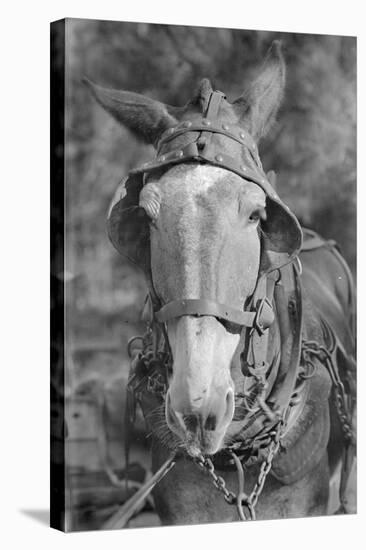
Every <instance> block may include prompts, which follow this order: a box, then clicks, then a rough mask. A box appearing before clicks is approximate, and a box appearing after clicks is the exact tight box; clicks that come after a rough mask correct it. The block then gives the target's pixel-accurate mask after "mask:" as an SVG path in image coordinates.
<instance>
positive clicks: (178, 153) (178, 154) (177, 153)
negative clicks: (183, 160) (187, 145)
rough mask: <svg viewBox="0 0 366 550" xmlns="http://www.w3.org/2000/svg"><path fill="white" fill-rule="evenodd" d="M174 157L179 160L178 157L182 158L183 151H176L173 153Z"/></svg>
mask: <svg viewBox="0 0 366 550" xmlns="http://www.w3.org/2000/svg"><path fill="white" fill-rule="evenodd" d="M175 156H176V157H178V158H179V157H182V156H183V151H177V152H176V153H175Z"/></svg>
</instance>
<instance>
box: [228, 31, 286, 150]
mask: <svg viewBox="0 0 366 550" xmlns="http://www.w3.org/2000/svg"><path fill="white" fill-rule="evenodd" d="M285 79H286V65H285V62H284V59H283V55H282V51H281V42H280V41H279V40H274V41H273V42H272V45H271V47H270V49H269V50H268V52H267V55H266V58H265V60H264V63H263V66H262V69H261V71H260V73H259V75H258V76H257V78H256V79H255V80H254V81H253V82H252V83H251V85H250V86H249V88H248V89H247V90H246V91H245V92H244V93H243V95H242V96H241V97H239V98H238V99H237V100H236V101H234V106H236V108H237V110H238V112H239V115H240V118H241V120H242V121H243V122H245V123H246V125H247V126H248V130H249V132H250V133H251V134H252V136H253V137H254V139H256V140H259V139H260V138H261V137H263V136H264V135H265V134H267V132H268V131H269V130H270V128H271V126H272V124H273V123H274V121H275V118H276V114H277V111H278V108H279V106H280V104H281V100H282V97H283V92H284V89H285Z"/></svg>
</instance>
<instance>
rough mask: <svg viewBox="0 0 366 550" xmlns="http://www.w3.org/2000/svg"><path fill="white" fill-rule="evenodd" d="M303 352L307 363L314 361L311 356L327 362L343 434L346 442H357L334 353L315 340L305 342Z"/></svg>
mask: <svg viewBox="0 0 366 550" xmlns="http://www.w3.org/2000/svg"><path fill="white" fill-rule="evenodd" d="M302 354H303V358H304V360H305V362H306V363H307V364H309V363H312V361H311V359H310V358H309V356H310V357H311V356H313V357H317V358H318V359H319V360H321V361H322V362H324V363H325V365H326V368H327V370H328V372H329V374H330V377H331V379H332V383H333V386H334V391H335V404H336V409H337V413H338V417H339V420H340V423H341V426H342V431H343V436H344V438H345V441H346V442H349V443H352V444H354V443H355V440H356V437H355V434H354V431H353V429H352V417H351V412H350V410H349V406H348V403H347V395H346V391H345V389H344V385H343V382H342V380H341V378H340V376H339V373H338V370H337V368H336V367H335V366H334V361H333V357H332V354H331V353H330V351H329V350H328V349H326V348H325V347H324V346H321V345H319V344H318V343H317V342H315V341H313V340H308V341H304V342H303V349H302Z"/></svg>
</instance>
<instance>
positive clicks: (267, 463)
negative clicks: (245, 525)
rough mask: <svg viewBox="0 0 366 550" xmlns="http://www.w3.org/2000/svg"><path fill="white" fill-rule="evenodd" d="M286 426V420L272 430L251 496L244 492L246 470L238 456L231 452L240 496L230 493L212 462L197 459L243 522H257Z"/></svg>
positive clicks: (205, 458)
mask: <svg viewBox="0 0 366 550" xmlns="http://www.w3.org/2000/svg"><path fill="white" fill-rule="evenodd" d="M283 425H284V420H283V419H281V420H280V421H279V423H278V425H277V427H276V429H275V430H272V431H271V432H270V434H269V435H270V437H271V442H270V444H269V446H268V454H267V457H266V459H265V460H264V461H263V462H262V464H261V466H260V471H259V475H258V478H257V481H256V483H255V485H254V488H253V490H252V492H251V493H250V495H247V494H246V493H245V491H244V470H243V466H242V464H241V462H240V460H239V458H238V457H237V456H236V454H235V453H234V452H233V451H231V455H232V457H233V459H234V462H235V465H236V467H237V470H238V478H239V488H238V494H237V495H236V494H235V493H233V492H232V491H229V490H228V489H227V487H226V483H225V480H224V479H223V478H222V477H221V476H219V475H217V474H216V473H215V467H214V465H213V463H212V461H211V460H210V459H209V458H207V457H203V456H199V457H197V458H196V459H195V462H196V463H197V464H198V465H199V466H200V467H202V468H204V469H205V470H206V471H207V472H208V473H209V475H210V476H211V477H212V480H213V484H214V486H215V487H216V489H217V490H218V491H219V492H221V493H222V494H223V495H224V499H225V501H226V502H227V503H228V504H236V507H237V510H238V514H239V518H240V519H241V521H246V520H247V519H250V520H255V519H256V514H255V507H256V505H257V503H258V499H259V497H260V495H261V493H262V491H263V487H264V484H265V481H266V478H267V475H268V474H269V472H270V470H271V468H272V462H273V459H274V457H275V455H276V454H277V452H278V450H279V448H280V440H281V435H282V427H283ZM244 506H245V507H246V508H247V509H248V511H249V518H247V517H246V515H245V512H244V508H243V507H244Z"/></svg>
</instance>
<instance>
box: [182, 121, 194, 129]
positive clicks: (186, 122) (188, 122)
mask: <svg viewBox="0 0 366 550" xmlns="http://www.w3.org/2000/svg"><path fill="white" fill-rule="evenodd" d="M190 126H192V122H191V121H190V120H186V121H185V122H183V124H182V127H183V128H189V127H190Z"/></svg>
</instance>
